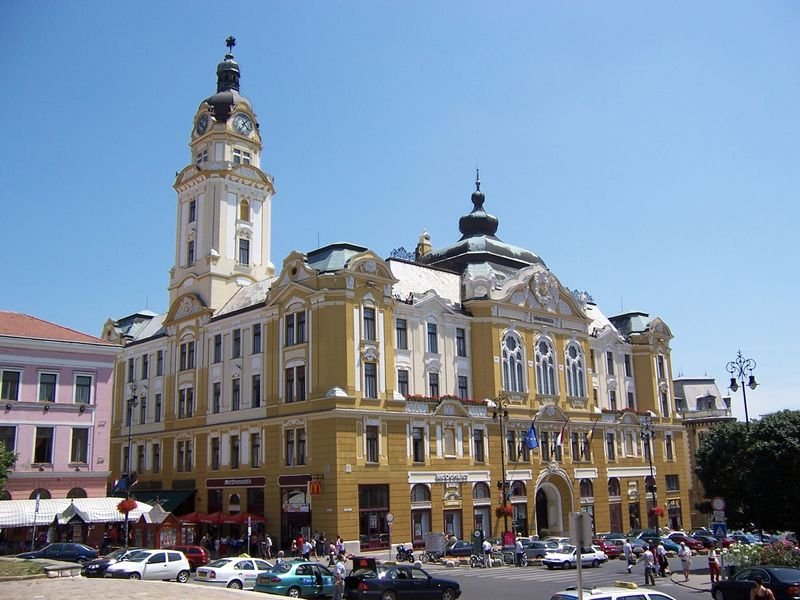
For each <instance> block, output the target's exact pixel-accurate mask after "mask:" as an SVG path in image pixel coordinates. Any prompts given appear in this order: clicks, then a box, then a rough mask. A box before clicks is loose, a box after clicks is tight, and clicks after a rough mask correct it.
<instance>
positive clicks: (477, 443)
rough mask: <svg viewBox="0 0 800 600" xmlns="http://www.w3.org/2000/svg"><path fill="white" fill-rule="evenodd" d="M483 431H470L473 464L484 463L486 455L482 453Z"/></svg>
mask: <svg viewBox="0 0 800 600" xmlns="http://www.w3.org/2000/svg"><path fill="white" fill-rule="evenodd" d="M483 436H484V433H483V429H474V430H473V431H472V440H473V444H474V452H475V462H485V461H486V455H485V453H484V441H483Z"/></svg>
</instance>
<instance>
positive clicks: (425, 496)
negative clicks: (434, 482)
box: [411, 483, 431, 502]
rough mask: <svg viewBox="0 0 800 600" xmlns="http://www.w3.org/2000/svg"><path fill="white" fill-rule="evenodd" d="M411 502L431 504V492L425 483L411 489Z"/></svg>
mask: <svg viewBox="0 0 800 600" xmlns="http://www.w3.org/2000/svg"><path fill="white" fill-rule="evenodd" d="M411 501H412V502H430V501H431V491H430V489H428V486H427V485H425V484H424V483H418V484H417V485H415V486H414V487H413V488H411Z"/></svg>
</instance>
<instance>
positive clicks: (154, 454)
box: [150, 442, 161, 473]
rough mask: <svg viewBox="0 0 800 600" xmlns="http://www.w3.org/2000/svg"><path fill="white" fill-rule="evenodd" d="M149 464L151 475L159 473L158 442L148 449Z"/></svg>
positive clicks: (159, 451)
mask: <svg viewBox="0 0 800 600" xmlns="http://www.w3.org/2000/svg"><path fill="white" fill-rule="evenodd" d="M150 462H151V465H152V470H153V473H158V472H159V471H161V444H159V443H158V442H156V443H154V444H153V445H152V446H151V447H150Z"/></svg>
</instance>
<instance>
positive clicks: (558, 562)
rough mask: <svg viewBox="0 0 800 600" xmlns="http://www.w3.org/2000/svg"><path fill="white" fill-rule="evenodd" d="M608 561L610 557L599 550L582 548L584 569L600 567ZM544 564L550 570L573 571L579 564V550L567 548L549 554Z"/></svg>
mask: <svg viewBox="0 0 800 600" xmlns="http://www.w3.org/2000/svg"><path fill="white" fill-rule="evenodd" d="M607 560H608V557H607V556H606V555H605V554H604V553H603V552H602V551H601V550H599V549H597V548H581V565H582V566H584V567H599V566H600V565H601V564H602V563H604V562H606V561H607ZM542 564H543V565H545V566H546V567H547V568H548V569H555V568H556V567H561V568H562V569H571V568H572V567H574V566H577V564H578V549H577V548H576V547H575V546H565V547H564V548H562V549H561V550H559V551H557V552H548V553H547V555H546V556H545V557H544V559H542Z"/></svg>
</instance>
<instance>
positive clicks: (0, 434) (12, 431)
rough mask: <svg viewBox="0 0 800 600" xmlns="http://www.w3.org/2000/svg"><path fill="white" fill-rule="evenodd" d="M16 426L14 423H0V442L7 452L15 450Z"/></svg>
mask: <svg viewBox="0 0 800 600" xmlns="http://www.w3.org/2000/svg"><path fill="white" fill-rule="evenodd" d="M16 440H17V428H16V427H15V426H14V425H0V444H2V445H3V448H5V449H6V451H8V452H14V451H15V450H16Z"/></svg>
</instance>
